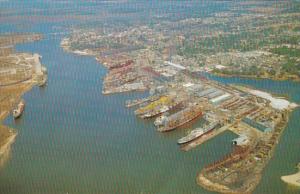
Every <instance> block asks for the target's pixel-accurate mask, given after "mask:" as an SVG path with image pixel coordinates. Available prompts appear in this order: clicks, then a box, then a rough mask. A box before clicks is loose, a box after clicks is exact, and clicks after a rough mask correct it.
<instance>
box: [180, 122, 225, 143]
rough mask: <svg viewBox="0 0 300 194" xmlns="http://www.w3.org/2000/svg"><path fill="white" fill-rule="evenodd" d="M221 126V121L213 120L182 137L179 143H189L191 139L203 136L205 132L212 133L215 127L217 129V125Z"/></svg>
mask: <svg viewBox="0 0 300 194" xmlns="http://www.w3.org/2000/svg"><path fill="white" fill-rule="evenodd" d="M220 126H221V125H220V123H219V122H213V123H210V124H209V125H207V126H205V127H203V128H202V127H200V128H197V129H194V130H192V131H191V132H190V133H189V134H188V135H187V136H185V137H182V138H180V139H179V140H178V141H177V143H178V144H179V145H182V144H186V143H189V142H191V141H194V140H196V139H197V138H200V137H202V136H203V135H205V134H208V133H210V132H211V131H213V130H214V129H216V128H217V127H220Z"/></svg>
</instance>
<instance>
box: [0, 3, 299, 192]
mask: <svg viewBox="0 0 300 194" xmlns="http://www.w3.org/2000/svg"><path fill="white" fill-rule="evenodd" d="M35 3H37V4H34V5H28V4H25V5H26V6H28V7H29V8H31V7H30V6H36V7H35V8H36V9H45V6H46V7H47V6H51V4H47V3H46V4H43V3H41V2H40V1H36V2H35ZM87 4H92V3H87ZM99 4H100V3H99ZM0 5H1V4H0ZM3 5H4V4H3ZM9 5H10V6H12V5H11V4H9ZM55 5H56V6H58V5H57V4H55ZM26 6H25V8H26ZM99 6H100V5H99ZM153 6H154V5H153ZM156 6H157V5H156ZM19 7H20V9H21V8H22V6H19ZM54 7H55V6H54ZM133 7H134V6H133ZM154 7H155V6H154ZM29 8H28V9H29ZM129 8H131V9H132V6H129ZM69 9H71V10H72V9H75V10H76V4H75V5H71V6H70V7H69ZM77 9H78V8H77ZM94 9H95V8H93V10H94ZM119 9H122V7H120V5H119ZM170 9H171V8H170ZM212 9H213V8H212ZM25 10H26V9H25ZM51 13H53V12H51ZM24 14H25V16H26V13H24ZM27 15H28V14H27ZM45 15H47V13H45ZM26 17H27V16H26ZM26 17H25V18H23V19H22V20H25V21H26V20H29V19H28V18H26ZM14 22H15V23H14ZM14 22H13V23H11V24H8V23H3V25H2V24H1V26H3V28H1V32H13V31H19V32H40V33H43V34H44V35H45V39H43V40H42V41H39V42H34V43H28V44H23V45H19V46H18V47H17V50H18V51H24V52H37V53H39V54H41V55H42V56H43V58H42V63H43V64H45V65H46V66H47V69H48V74H49V76H48V79H49V81H48V85H47V87H46V88H44V89H41V88H38V87H34V88H33V90H31V91H30V92H28V93H26V94H25V96H24V98H25V100H26V102H27V104H26V111H25V114H24V115H23V116H22V118H21V120H20V121H18V122H17V123H15V122H14V121H13V119H12V118H11V117H8V118H7V119H6V121H5V124H6V125H8V126H11V127H13V128H15V129H17V131H18V136H17V139H16V142H15V143H14V144H13V146H12V150H11V158H10V160H9V161H8V162H7V164H6V165H5V166H4V168H3V169H1V170H0V193H1V194H29V193H30V194H48V193H49V194H53V193H55V194H60V193H61V194H65V193H69V194H73V193H74V194H83V193H84V194H91V193H103V194H107V193H109V194H123V193H124V194H127V193H128V194H140V193H149V194H150V193H151V194H154V193H155V194H182V193H201V194H206V193H212V192H209V191H206V190H204V189H202V188H201V187H199V186H197V184H196V176H197V173H198V172H199V171H200V170H201V169H202V168H203V166H205V165H207V164H209V163H211V162H213V161H215V160H217V159H219V158H221V157H222V156H224V155H225V154H227V153H229V152H230V150H231V148H232V147H231V139H233V138H234V137H235V135H234V134H231V133H229V132H228V133H225V134H223V135H220V136H218V137H216V138H215V139H213V140H211V141H209V142H207V143H205V144H203V145H201V146H199V147H197V148H196V149H194V150H191V151H189V152H183V151H180V149H179V147H178V146H177V145H176V140H177V139H178V138H179V137H181V136H182V135H183V133H184V130H177V131H175V132H172V133H167V134H161V133H158V132H156V131H155V128H154V126H153V124H152V122H151V121H144V120H141V119H138V118H136V117H135V116H134V114H133V110H131V109H126V108H125V107H124V102H125V100H126V99H132V98H137V97H142V96H145V95H147V93H130V94H122V95H112V96H103V95H102V94H101V90H102V78H103V76H104V75H105V74H106V70H105V69H104V68H103V67H102V66H101V65H99V64H98V63H97V62H96V60H95V59H93V58H92V57H82V56H76V55H73V54H69V53H65V52H63V50H62V49H61V48H60V47H59V43H60V40H61V38H62V37H63V36H61V35H57V36H54V35H53V34H51V33H54V32H60V31H62V30H63V29H64V28H59V27H65V26H69V25H71V24H73V23H74V21H73V20H67V21H56V22H54V21H49V20H47V21H46V20H45V21H44V20H41V19H40V20H39V21H38V22H36V23H35V22H28V21H27V23H25V24H23V25H21V24H20V23H19V22H17V21H14ZM59 29H61V30H59ZM212 79H216V80H219V81H221V82H224V83H242V84H249V85H251V86H253V87H256V88H259V89H264V90H267V91H269V92H274V93H279V94H285V95H286V94H287V95H289V96H290V98H291V100H292V101H295V102H298V103H300V84H299V83H294V82H288V81H287V82H276V81H270V80H249V79H239V78H218V77H212ZM299 118H300V110H299V109H298V110H296V111H294V112H293V113H292V114H291V117H290V122H289V124H288V127H287V128H286V130H285V132H284V134H283V136H282V138H281V140H280V143H279V145H278V146H277V148H276V152H275V155H274V158H273V159H272V160H271V161H270V163H269V165H268V166H267V167H266V169H265V171H264V174H263V178H262V181H261V183H260V184H259V186H258V187H257V189H256V190H255V192H254V193H257V194H283V193H291V194H294V193H299V192H300V191H299V190H295V189H291V188H288V187H287V186H286V185H285V184H284V183H282V182H281V181H280V176H281V175H285V174H290V173H293V172H295V168H294V167H295V165H296V164H297V163H298V162H299V161H300V154H299V147H300V124H299V122H298V120H299ZM196 124H197V123H196Z"/></svg>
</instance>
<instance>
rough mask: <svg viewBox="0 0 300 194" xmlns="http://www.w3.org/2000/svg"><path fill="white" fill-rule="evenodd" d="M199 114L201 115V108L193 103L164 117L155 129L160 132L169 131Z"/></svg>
mask: <svg viewBox="0 0 300 194" xmlns="http://www.w3.org/2000/svg"><path fill="white" fill-rule="evenodd" d="M200 116H202V108H201V106H200V105H198V104H194V105H191V106H189V107H187V108H185V109H183V110H181V111H179V112H177V113H175V114H172V115H170V116H169V117H165V118H164V119H163V120H162V121H161V123H160V125H158V128H157V130H158V131H160V132H166V131H171V130H174V129H176V128H177V127H180V126H182V125H184V124H186V123H188V122H190V121H192V120H194V119H196V118H197V117H200Z"/></svg>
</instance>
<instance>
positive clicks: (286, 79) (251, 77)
mask: <svg viewBox="0 0 300 194" xmlns="http://www.w3.org/2000/svg"><path fill="white" fill-rule="evenodd" d="M207 73H209V74H211V75H214V76H219V77H229V78H233V77H238V78H248V79H253V80H272V81H280V82H281V81H292V82H295V83H300V78H298V79H289V78H272V77H256V76H251V75H237V74H230V75H229V74H223V73H214V72H207Z"/></svg>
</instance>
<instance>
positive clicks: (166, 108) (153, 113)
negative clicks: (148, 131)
mask: <svg viewBox="0 0 300 194" xmlns="http://www.w3.org/2000/svg"><path fill="white" fill-rule="evenodd" d="M181 104H182V102H180V101H177V102H174V103H173V104H171V105H169V106H168V105H164V106H162V107H158V108H155V109H154V110H152V111H150V112H147V113H145V114H143V115H141V116H140V117H141V118H143V119H145V118H151V117H155V116H157V115H160V114H162V113H165V112H167V111H170V110H173V109H175V108H177V107H178V106H180V105H181Z"/></svg>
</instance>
